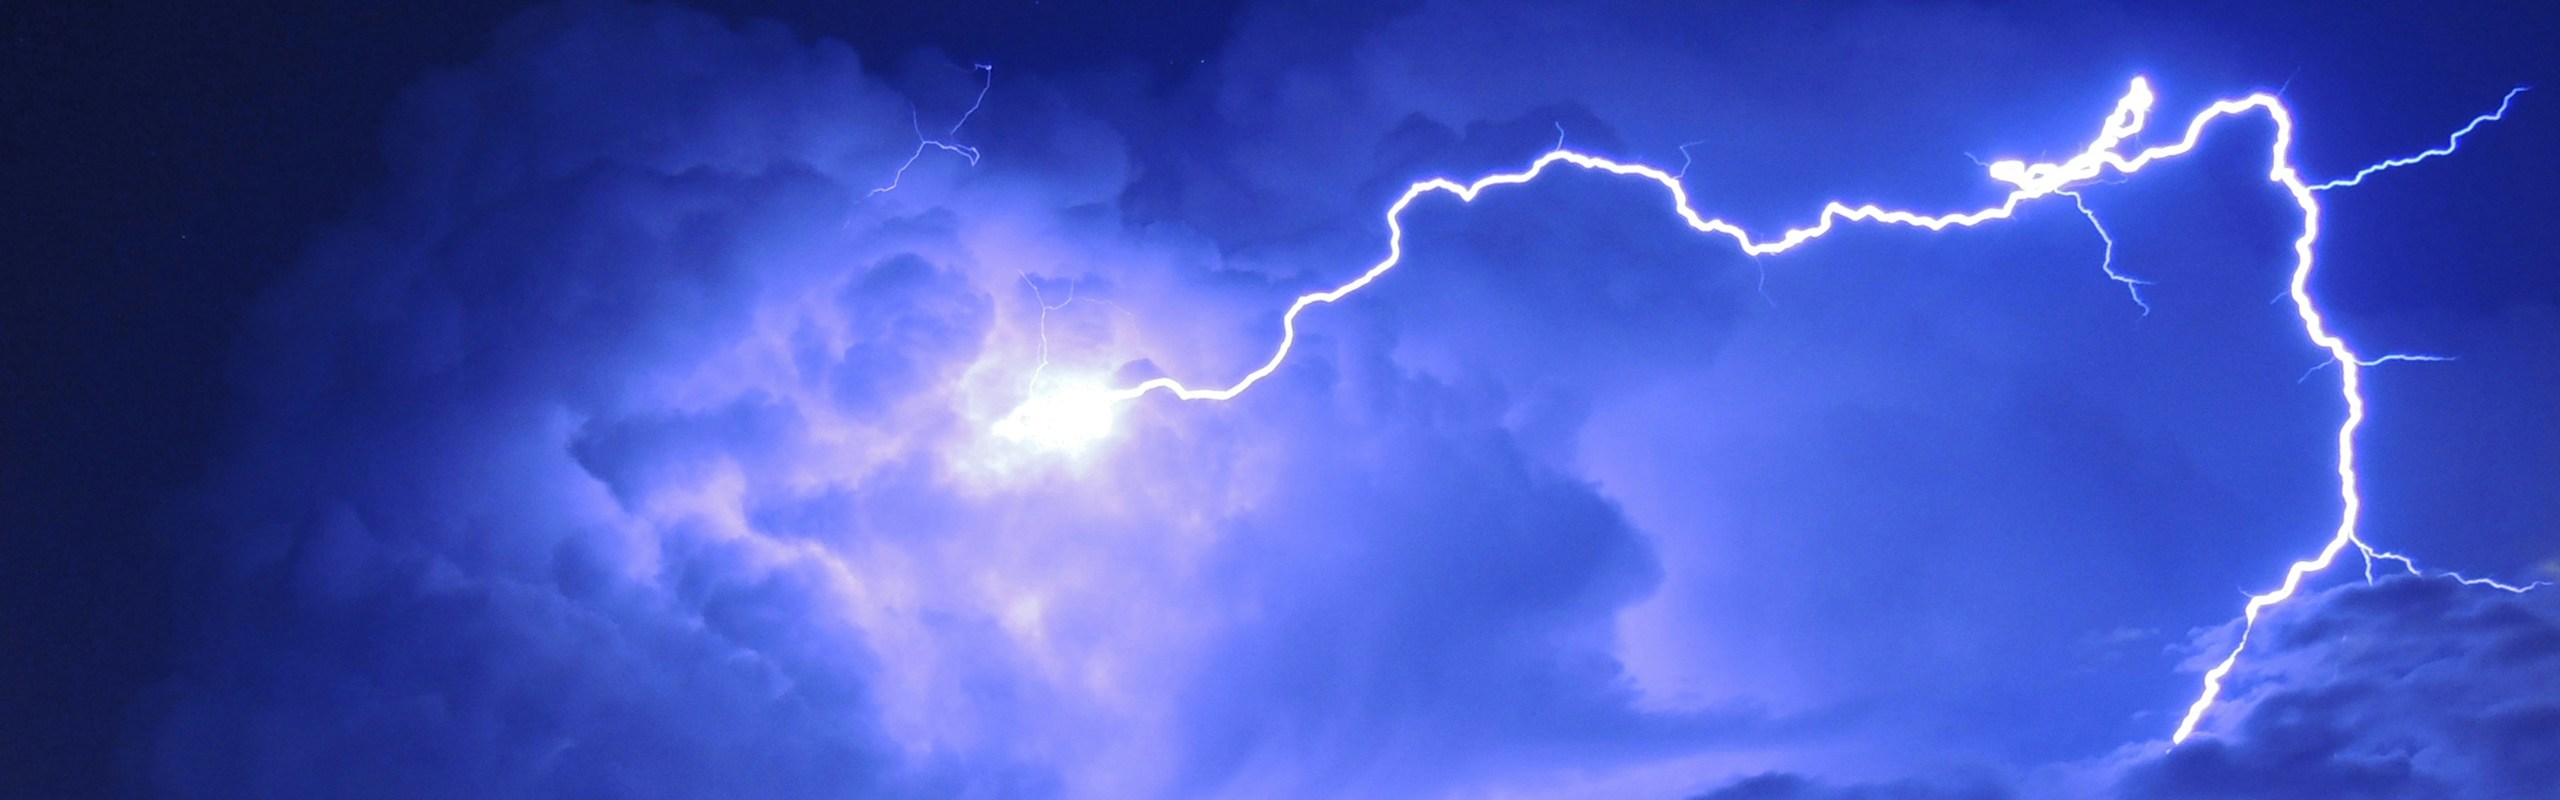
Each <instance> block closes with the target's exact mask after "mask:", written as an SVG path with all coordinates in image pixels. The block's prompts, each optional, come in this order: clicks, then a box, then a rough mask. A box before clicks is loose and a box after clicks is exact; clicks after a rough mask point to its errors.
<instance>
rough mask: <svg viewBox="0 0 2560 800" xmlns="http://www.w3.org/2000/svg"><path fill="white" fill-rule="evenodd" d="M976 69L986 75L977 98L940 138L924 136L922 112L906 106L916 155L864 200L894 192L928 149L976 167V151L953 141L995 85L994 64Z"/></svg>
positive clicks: (909, 155)
mask: <svg viewBox="0 0 2560 800" xmlns="http://www.w3.org/2000/svg"><path fill="white" fill-rule="evenodd" d="M975 69H976V71H978V72H981V73H985V76H986V80H985V82H983V83H980V84H979V85H978V99H976V100H972V101H970V102H969V110H967V111H963V112H960V119H959V120H958V121H955V122H953V123H951V130H949V131H946V132H944V133H943V134H942V136H941V137H939V138H937V137H931V136H926V135H924V112H922V111H918V110H916V107H915V106H914V105H913V104H909V105H908V106H907V121H908V122H909V123H911V124H913V125H914V126H915V129H916V149H915V152H912V153H908V154H907V160H906V161H905V162H904V163H901V164H899V165H898V171H897V172H894V173H891V174H890V175H889V183H888V185H885V186H881V187H879V188H875V189H872V190H871V191H870V192H869V193H867V194H864V195H863V197H874V196H877V195H879V194H880V193H882V192H887V191H892V190H895V189H897V188H898V182H899V181H903V180H906V179H907V169H908V168H909V167H913V166H915V165H916V160H917V159H921V158H924V154H925V151H927V150H941V151H943V152H946V153H950V154H952V155H956V156H959V157H961V158H964V159H967V160H968V161H969V165H970V166H973V167H974V166H977V165H978V148H975V147H971V146H969V145H965V144H960V143H959V142H958V141H955V140H956V139H958V138H959V136H960V127H961V126H963V125H967V124H969V118H970V117H971V116H975V115H976V114H977V113H978V107H979V106H983V105H986V103H987V90H989V89H993V88H995V86H996V68H995V66H994V65H991V64H979V65H977V66H976V67H975Z"/></svg>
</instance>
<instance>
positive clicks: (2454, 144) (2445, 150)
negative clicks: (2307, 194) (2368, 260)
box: [2310, 86, 2533, 192]
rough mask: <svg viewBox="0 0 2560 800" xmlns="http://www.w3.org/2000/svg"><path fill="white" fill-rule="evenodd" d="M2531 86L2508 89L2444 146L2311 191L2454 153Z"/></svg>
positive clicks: (2504, 115)
mask: <svg viewBox="0 0 2560 800" xmlns="http://www.w3.org/2000/svg"><path fill="white" fill-rule="evenodd" d="M2530 88H2533V87H2530V86H2518V87H2516V88H2513V89H2508V90H2507V96H2506V97H2503V98H2500V99H2499V100H2498V110H2496V111H2491V112H2489V113H2486V114H2482V115H2480V116H2477V117H2472V118H2471V124H2468V125H2464V126H2462V127H2461V128H2460V129H2458V130H2455V131H2454V132H2453V135H2452V136H2448V137H2445V140H2444V146H2443V147H2438V148H2435V149H2432V150H2421V151H2419V152H2418V154H2417V155H2412V156H2404V157H2401V158H2394V159H2388V160H2385V161H2382V162H2379V163H2376V164H2374V165H2373V166H2370V167H2366V168H2364V169H2360V170H2356V174H2354V175H2349V176H2347V177H2344V178H2339V179H2337V180H2334V181H2329V182H2327V183H2315V184H2312V185H2311V186H2310V189H2311V191H2315V192H2325V191H2328V190H2331V189H2344V188H2346V187H2349V186H2354V185H2356V184H2359V183H2363V182H2364V179H2365V177H2366V176H2369V175H2372V174H2374V173H2377V172H2382V171H2385V170H2392V169H2398V168H2401V167H2405V166H2409V165H2411V164H2415V163H2418V162H2420V161H2425V160H2427V159H2430V158H2435V157H2437V156H2449V155H2453V151H2454V149H2455V148H2458V147H2461V146H2462V137H2465V136H2469V135H2471V131H2472V130H2474V129H2477V128H2479V127H2480V126H2481V125H2483V124H2486V123H2490V122H2496V121H2498V120H2502V119H2506V118H2507V107H2508V106H2509V105H2512V104H2514V103H2515V101H2516V95H2520V94H2524V92H2525V90H2526V89H2530Z"/></svg>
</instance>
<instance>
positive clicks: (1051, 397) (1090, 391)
mask: <svg viewBox="0 0 2560 800" xmlns="http://www.w3.org/2000/svg"><path fill="white" fill-rule="evenodd" d="M1119 416H1120V396H1119V395H1118V394H1117V393H1115V392H1112V391H1111V390H1108V389H1104V388H1102V387H1100V386H1093V385H1081V386H1065V387H1060V388H1058V389H1055V390H1052V391H1049V392H1046V393H1043V394H1040V395H1035V396H1033V397H1032V398H1031V399H1030V400H1027V401H1024V402H1023V404H1022V405H1020V406H1017V407H1015V408H1014V409H1013V413H1011V414H1007V415H1005V417H1004V419H1001V420H997V421H996V425H995V433H996V435H997V436H1001V437H1004V438H1006V439H1009V440H1012V441H1016V442H1022V443H1026V444H1031V445H1035V446H1038V447H1041V448H1045V449H1049V450H1081V449H1083V448H1084V447H1086V446H1088V445H1091V444H1093V443H1094V442H1097V441H1101V440H1102V438H1103V437H1106V436H1109V435H1111V430H1112V427H1113V425H1114V423H1115V422H1117V421H1118V419H1119Z"/></svg>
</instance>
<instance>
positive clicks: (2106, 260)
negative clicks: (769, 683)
mask: <svg viewBox="0 0 2560 800" xmlns="http://www.w3.org/2000/svg"><path fill="white" fill-rule="evenodd" d="M2058 194H2062V195H2065V196H2068V197H2070V198H2071V205H2072V206H2073V207H2075V208H2078V209H2080V216H2083V217H2087V218H2089V229H2090V230H2094V231H2097V232H2098V241H2100V242H2104V243H2106V245H2107V249H2106V253H2105V255H2102V256H2100V258H2099V261H2098V269H2100V270H2102V271H2104V272H2106V273H2107V280H2111V281H2115V282H2117V283H2121V284H2124V290H2125V293H2127V294H2131V295H2133V304H2134V305H2137V306H2141V307H2142V315H2143V316H2146V317H2148V316H2151V304H2150V303H2148V302H2144V301H2143V299H2142V287H2145V286H2149V285H2151V282H2150V281H2146V280H2143V279H2141V278H2136V277H2133V276H2131V275H2126V274H2124V273H2121V272H2117V271H2116V237H2113V236H2109V235H2107V226H2106V225H2105V224H2104V223H2101V222H2099V221H2098V212H2096V211H2092V210H2090V208H2089V199H2088V198H2086V197H2083V196H2081V194H2080V193H2079V192H2077V191H2066V192H2058ZM2297 382H2298V381H2297Z"/></svg>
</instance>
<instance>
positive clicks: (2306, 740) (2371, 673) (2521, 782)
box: [2120, 577, 2560, 798]
mask: <svg viewBox="0 0 2560 800" xmlns="http://www.w3.org/2000/svg"><path fill="white" fill-rule="evenodd" d="M2273 622H2274V624H2273V625H2272V626H2271V628H2270V629H2268V630H2266V631H2265V634H2267V635H2265V636H2264V637H2263V641H2264V643H2265V648H2264V650H2262V651H2258V652H2254V653H2253V655H2254V656H2255V657H2254V658H2252V659H2250V660H2248V661H2246V662H2244V665H2245V667H2246V668H2245V669H2244V670H2242V671H2240V672H2239V673H2237V674H2238V675H2239V676H2240V681H2239V682H2238V685H2239V686H2240V687H2241V688H2240V689H2239V691H2238V696H2237V697H2235V701H2234V703H2233V712H2232V713H2233V716H2235V717H2236V719H2234V720H2232V721H2230V722H2227V723H2225V724H2224V725H2223V726H2222V730H2220V731H2219V732H2218V733H2216V734H2215V735H2209V736H2202V737H2199V738H2198V739H2196V740H2193V741H2190V742H2189V743H2187V744H2186V745H2184V746H2181V747H2178V748H2176V749H2173V750H2170V751H2168V752H2167V753H2165V754H2160V755H2156V756H2151V757H2146V758H2142V759H2139V760H2137V761H2135V762H2133V763H2131V764H2128V765H2125V766H2123V767H2122V777H2121V784H2120V786H2121V790H2122V796H2125V797H2140V798H2169V797H2196V798H2208V797H2235V798H2236V797H2250V798H2292V797H2302V798H2310V797H2371V798H2404V797H2405V798H2417V797H2447V798H2453V797H2466V798H2467V797H2478V798H2490V797H2519V798H2522V797H2555V796H2560V759H2555V758H2554V755H2555V750H2554V748H2555V746H2560V745H2555V741H2560V740H2555V739H2554V738H2553V736H2552V734H2553V732H2554V730H2555V725H2560V691H2555V690H2554V687H2555V686H2560V680H2555V679H2560V617H2556V616H2555V615H2554V613H2553V608H2552V607H2551V603H2550V601H2549V598H2546V597H2534V596H2530V595H2528V596H2521V597H2519V596H2512V595H2507V594H2505V593H2501V592H2484V591H2482V590H2478V589H2466V588H2464V587H2462V586H2461V585H2460V584H2457V583H2454V582H2452V581H2446V580H2423V579H2415V578H2408V577H2395V578H2391V579H2389V580H2385V581H2382V582H2380V583H2377V584H2376V585H2373V586H2370V587H2366V586H2361V585H2356V586H2346V587H2341V588H2338V589H2333V590H2331V591H2329V592H2326V593H2324V594H2323V595H2322V596H2320V597H2318V598H2316V599H2315V603H2314V604H2306V607H2303V608H2297V609H2292V610H2290V611H2289V612H2288V613H2287V614H2285V615H2283V616H2281V617H2279V618H2277V619H2276V620H2274V621H2273Z"/></svg>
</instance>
